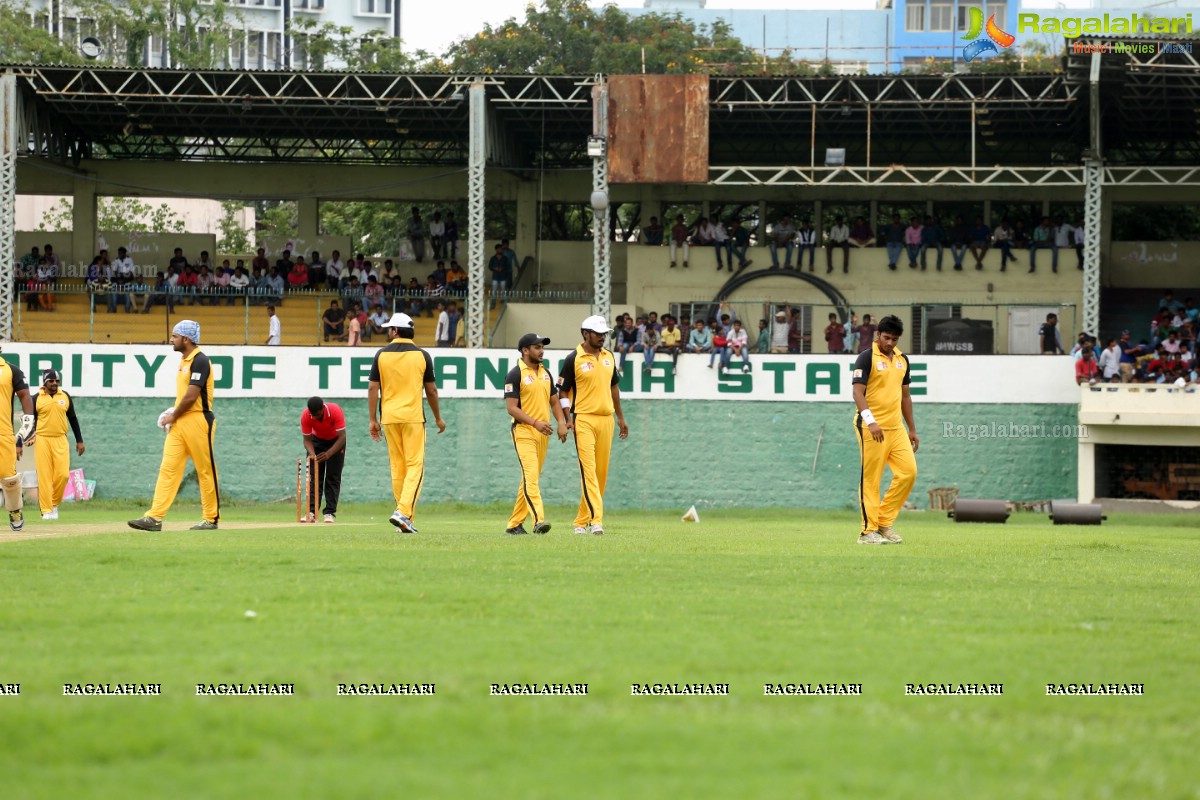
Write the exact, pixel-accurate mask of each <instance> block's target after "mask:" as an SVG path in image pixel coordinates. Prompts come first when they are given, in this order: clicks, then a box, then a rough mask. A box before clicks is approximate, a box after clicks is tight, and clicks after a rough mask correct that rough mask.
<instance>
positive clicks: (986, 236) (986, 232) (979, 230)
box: [971, 216, 992, 270]
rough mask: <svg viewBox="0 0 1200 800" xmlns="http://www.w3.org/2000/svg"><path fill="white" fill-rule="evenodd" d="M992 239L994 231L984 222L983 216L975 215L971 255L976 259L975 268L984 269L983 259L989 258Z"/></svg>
mask: <svg viewBox="0 0 1200 800" xmlns="http://www.w3.org/2000/svg"><path fill="white" fill-rule="evenodd" d="M991 240H992V232H991V230H990V229H989V228H988V226H987V225H985V224H984V223H983V217H982V216H977V217H975V225H974V226H973V227H972V228H971V257H972V258H974V259H975V269H977V270H980V269H983V259H985V258H987V252H988V245H989V243H990V242H991Z"/></svg>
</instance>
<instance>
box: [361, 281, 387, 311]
mask: <svg viewBox="0 0 1200 800" xmlns="http://www.w3.org/2000/svg"><path fill="white" fill-rule="evenodd" d="M382 297H383V284H381V283H380V282H379V281H378V280H376V279H375V276H374V275H372V276H371V277H369V278H367V285H366V286H365V287H364V288H363V299H364V300H366V302H367V304H368V305H369V304H373V303H376V302H378V301H379V300H380V298H382Z"/></svg>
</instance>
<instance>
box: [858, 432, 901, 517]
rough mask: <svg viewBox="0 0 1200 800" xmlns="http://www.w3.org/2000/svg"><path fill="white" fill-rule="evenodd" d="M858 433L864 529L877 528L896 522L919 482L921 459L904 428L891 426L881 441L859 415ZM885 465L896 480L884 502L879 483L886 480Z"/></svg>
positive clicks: (860, 494) (859, 484) (859, 502)
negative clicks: (880, 495)
mask: <svg viewBox="0 0 1200 800" xmlns="http://www.w3.org/2000/svg"><path fill="white" fill-rule="evenodd" d="M854 432H855V435H856V436H857V437H858V446H859V453H860V454H861V456H862V472H861V474H860V477H859V483H858V507H859V512H860V514H861V516H862V526H863V528H862V529H863V530H864V531H877V530H879V529H880V528H886V527H887V526H889V525H891V524H893V523H894V522H895V521H896V517H898V516H899V515H900V509H901V508H903V507H904V501H905V500H907V499H908V493H909V492H911V491H912V487H913V484H914V483H916V481H917V458H916V456H915V455H913V449H912V442H911V441H909V439H908V432H907V431H906V430H905V429H904V428H890V429H886V430H884V432H883V436H884V439H883V441H882V442H877V441H875V440H874V439H872V438H871V431H870V430H869V429H868V428H867V426H866V425H863V424H862V423H861V422H860V421H859V420H858V418H857V417H856V418H855V422H854ZM884 466H888V467H891V469H892V482H891V485H889V486H888V490H887V493H886V494H885V495H884V496H883V500H882V502H881V501H880V499H879V482H880V481H881V480H883V468H884Z"/></svg>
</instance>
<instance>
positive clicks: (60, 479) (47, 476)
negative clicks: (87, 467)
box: [33, 435, 71, 514]
mask: <svg viewBox="0 0 1200 800" xmlns="http://www.w3.org/2000/svg"><path fill="white" fill-rule="evenodd" d="M33 452H34V462H35V464H36V466H37V479H38V505H39V506H40V507H41V509H42V513H43V514H49V513H50V509H52V508H54V506H56V505H58V504H59V503H61V502H62V499H63V492H64V491H66V488H67V476H68V473H70V471H71V448H70V447H69V446H68V445H67V437H66V436H65V435H64V436H39V437H37V438H36V439H34V440H33Z"/></svg>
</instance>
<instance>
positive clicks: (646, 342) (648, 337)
mask: <svg viewBox="0 0 1200 800" xmlns="http://www.w3.org/2000/svg"><path fill="white" fill-rule="evenodd" d="M640 344H641V345H642V353H643V355H644V356H645V359H646V360H645V363H644V364H643V365H642V372H649V371H650V370H651V369H652V368H653V367H654V354H655V353H657V352H658V347H659V345H660V344H662V338H661V337H660V336H659V335H658V331H657V330H655V328H654V326H653V325H646V326H645V327H644V328H643V329H642V338H641V342H640Z"/></svg>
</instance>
